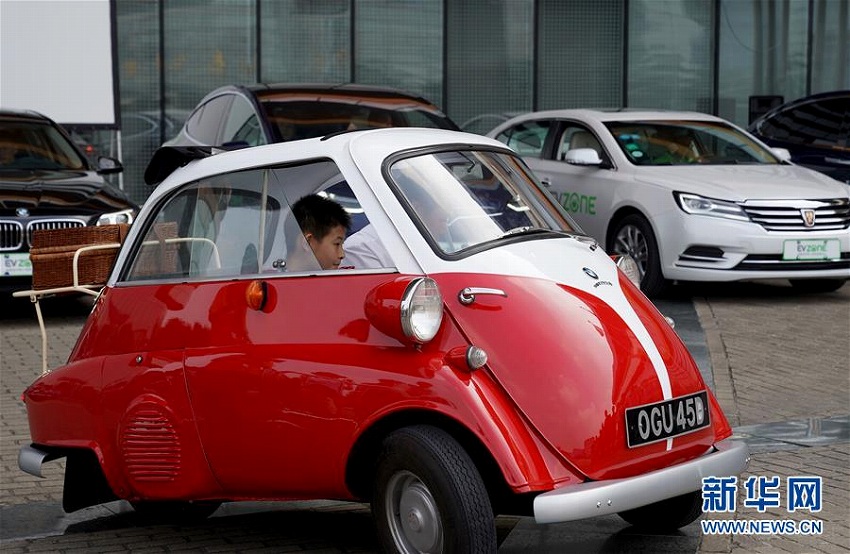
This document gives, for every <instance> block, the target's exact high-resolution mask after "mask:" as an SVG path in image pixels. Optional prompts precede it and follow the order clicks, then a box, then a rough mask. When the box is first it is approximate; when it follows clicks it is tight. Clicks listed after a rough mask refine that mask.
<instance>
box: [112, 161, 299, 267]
mask: <svg viewBox="0 0 850 554" xmlns="http://www.w3.org/2000/svg"><path fill="white" fill-rule="evenodd" d="M264 173H265V172H264V171H247V172H239V173H234V174H229V175H224V176H218V177H216V178H214V179H210V180H205V181H200V182H197V183H194V184H192V185H190V186H188V187H186V188H184V189H183V190H182V191H180V192H179V193H178V194H176V195H175V196H174V197H173V198H171V199H170V200H169V201H168V202H167V203H166V204H165V205H164V206H163V208H162V210H161V211H160V213H159V214H158V216H157V218H156V220H155V222H154V223H153V224H152V225H151V227H150V228H149V229H148V232H147V233H146V235H145V237H144V239H143V240H142V243H141V245H140V246H139V248H138V251H137V254H136V257H135V259H134V261H133V264H132V266H131V269H130V272H129V273H128V275H127V280H129V281H135V280H142V279H168V278H175V277H176V278H180V279H186V278H189V279H193V278H210V277H232V276H236V275H244V274H251V273H257V272H258V271H259V267H260V259H261V257H260V256H261V254H260V253H261V252H264V251H266V250H268V248H267V247H266V242H267V241H269V240H273V238H274V237H273V236H272V235H271V233H268V232H267V230H268V229H271V228H273V227H274V226H275V225H276V223H277V221H278V220H279V219H280V215H281V211H282V201H281V199H280V198H277V197H276V195H274V194H270V193H269V192H268V191H266V193H264V191H263V182H264V179H263V177H264V175H263V174H264ZM270 246H271V244H269V247H270Z"/></svg>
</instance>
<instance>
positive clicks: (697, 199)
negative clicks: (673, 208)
mask: <svg viewBox="0 0 850 554" xmlns="http://www.w3.org/2000/svg"><path fill="white" fill-rule="evenodd" d="M673 196H675V197H676V203H677V204H679V207H680V208H682V210H684V211H685V212H687V213H689V214H695V215H710V216H714V217H725V218H726V219H737V220H739V221H749V220H750V218H749V217H747V214H746V213H745V212H744V210H742V209H741V207H740V206H738V205H737V204H735V203H734V202H727V201H725V200H717V199H715V198H706V197H704V196H699V195H696V194H688V193H686V192H674V193H673Z"/></svg>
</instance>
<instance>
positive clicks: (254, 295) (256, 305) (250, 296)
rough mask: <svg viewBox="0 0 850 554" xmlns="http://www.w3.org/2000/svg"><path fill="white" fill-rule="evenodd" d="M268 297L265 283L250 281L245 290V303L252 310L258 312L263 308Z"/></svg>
mask: <svg viewBox="0 0 850 554" xmlns="http://www.w3.org/2000/svg"><path fill="white" fill-rule="evenodd" d="M268 296H269V294H268V285H267V284H266V282H265V281H251V283H250V284H249V285H248V288H247V289H245V301H246V302H247V303H248V307H249V308H251V309H252V310H257V311H260V310H262V309H263V308H265V307H266V301H267V300H268Z"/></svg>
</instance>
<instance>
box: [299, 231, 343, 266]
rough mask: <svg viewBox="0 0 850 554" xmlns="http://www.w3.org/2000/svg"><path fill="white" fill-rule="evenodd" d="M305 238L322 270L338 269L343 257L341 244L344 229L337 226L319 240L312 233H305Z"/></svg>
mask: <svg viewBox="0 0 850 554" xmlns="http://www.w3.org/2000/svg"><path fill="white" fill-rule="evenodd" d="M305 237H306V239H307V244H309V245H310V248H312V249H313V255H314V256H316V260H317V261H318V262H319V265H321V266H322V269H339V263H340V262H341V261H342V259H343V258H344V257H345V252H344V251H343V249H342V243H343V242H344V241H345V227H343V226H342V225H337V226H336V227H334V228H333V229H331V230H330V232H329V233H328V234H327V235H325V236H324V237H322V238H321V239H318V238H316V236H315V235H313V234H312V233H307V234H306V235H305Z"/></svg>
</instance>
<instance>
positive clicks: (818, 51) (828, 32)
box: [811, 0, 850, 93]
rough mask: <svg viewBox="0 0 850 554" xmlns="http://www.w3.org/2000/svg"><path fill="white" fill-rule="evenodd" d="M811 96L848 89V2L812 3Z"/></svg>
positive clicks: (849, 79) (849, 13) (817, 1)
mask: <svg viewBox="0 0 850 554" xmlns="http://www.w3.org/2000/svg"><path fill="white" fill-rule="evenodd" d="M813 19H814V21H813V26H814V28H813V32H812V83H811V92H813V93H815V92H826V91H830V90H848V89H850V2H848V1H847V0H815V2H814V17H813Z"/></svg>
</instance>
